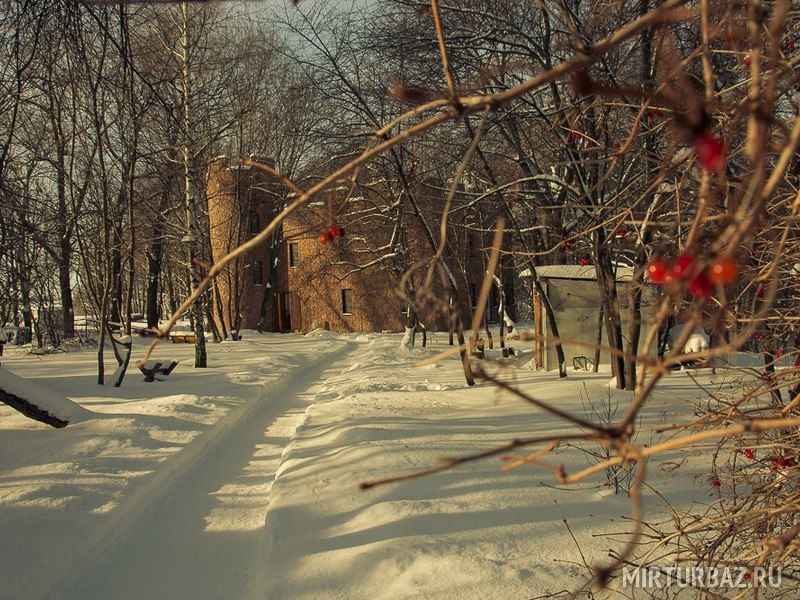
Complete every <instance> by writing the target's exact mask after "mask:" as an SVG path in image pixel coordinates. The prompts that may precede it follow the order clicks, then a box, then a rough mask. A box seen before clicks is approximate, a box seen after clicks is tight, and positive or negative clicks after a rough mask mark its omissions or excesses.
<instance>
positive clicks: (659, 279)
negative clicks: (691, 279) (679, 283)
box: [647, 258, 667, 284]
mask: <svg viewBox="0 0 800 600" xmlns="http://www.w3.org/2000/svg"><path fill="white" fill-rule="evenodd" d="M666 277H667V262H666V261H665V260H664V259H663V258H655V259H653V260H651V261H650V264H649V265H647V278H648V279H649V280H650V281H651V282H652V283H657V284H661V283H664V280H665V279H666Z"/></svg>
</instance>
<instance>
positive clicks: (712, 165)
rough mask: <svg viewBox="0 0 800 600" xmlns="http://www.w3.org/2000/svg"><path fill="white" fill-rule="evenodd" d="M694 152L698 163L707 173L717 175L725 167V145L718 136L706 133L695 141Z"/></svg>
mask: <svg viewBox="0 0 800 600" xmlns="http://www.w3.org/2000/svg"><path fill="white" fill-rule="evenodd" d="M694 151H695V154H696V155H697V162H699V163H700V166H701V167H703V169H705V170H706V171H709V172H711V173H716V172H717V171H721V170H722V169H723V168H724V167H725V159H726V152H725V143H724V142H723V141H722V140H721V139H719V138H718V137H716V136H713V135H711V134H709V133H704V134H703V135H700V136H698V137H697V139H695V141H694Z"/></svg>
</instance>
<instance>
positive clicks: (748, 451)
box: [744, 448, 756, 460]
mask: <svg viewBox="0 0 800 600" xmlns="http://www.w3.org/2000/svg"><path fill="white" fill-rule="evenodd" d="M744 455H745V456H746V457H747V458H749V459H750V460H754V459H755V457H756V453H755V452H753V451H752V450H751V449H750V448H745V451H744Z"/></svg>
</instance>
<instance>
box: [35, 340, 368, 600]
mask: <svg viewBox="0 0 800 600" xmlns="http://www.w3.org/2000/svg"><path fill="white" fill-rule="evenodd" d="M356 347H357V346H356V345H355V344H351V343H348V344H346V345H344V346H343V347H342V348H340V349H338V350H335V351H333V352H332V353H330V354H328V355H326V356H325V357H323V359H322V360H321V361H317V363H316V364H315V365H313V366H311V367H310V368H309V367H307V366H306V367H303V366H300V367H298V368H297V369H296V370H295V371H294V372H293V373H291V374H290V375H288V376H287V381H286V384H285V386H280V387H279V388H277V389H275V390H274V391H268V392H267V393H266V394H265V396H264V397H263V398H262V399H261V400H260V401H259V404H258V406H257V407H256V408H255V410H254V411H253V412H252V413H250V414H249V415H248V416H247V418H246V419H244V420H243V421H242V422H241V423H239V424H238V425H237V426H236V427H235V428H234V429H233V430H232V431H230V432H229V433H228V434H227V435H226V436H225V438H224V440H223V442H222V443H220V444H219V445H218V446H216V447H214V448H212V449H211V450H210V451H209V452H208V453H207V455H206V456H205V457H204V458H202V459H201V460H200V461H199V462H197V463H196V464H195V465H193V466H192V467H191V468H190V469H189V470H187V471H186V472H184V473H183V474H182V475H180V476H179V477H178V478H177V479H176V480H175V481H172V482H169V483H168V484H167V486H168V487H167V488H166V489H164V490H163V492H161V491H156V492H154V493H155V494H156V495H158V496H159V497H158V498H157V499H156V500H155V501H154V502H153V503H152V504H151V505H150V506H149V507H148V508H147V509H146V510H145V511H144V512H143V513H142V514H141V515H140V516H139V517H138V518H136V519H135V520H134V521H133V522H132V523H130V524H128V525H127V526H126V528H125V532H124V533H122V534H121V535H120V536H119V537H118V539H116V540H114V542H113V543H112V544H111V547H110V548H109V549H108V550H107V551H102V552H96V553H95V555H94V556H93V557H91V558H90V559H89V560H87V561H86V564H79V565H76V568H75V569H74V571H73V573H72V575H71V576H70V577H69V578H68V579H67V581H65V582H63V583H62V584H61V585H58V586H56V588H55V589H54V590H53V592H52V593H51V594H50V596H49V597H50V598H58V599H67V598H69V599H76V598H80V599H82V600H94V599H98V600H99V599H104V598H114V599H116V600H120V599H126V598H130V599H137V600H141V599H142V598H150V599H158V598H170V599H179V598H187V599H188V598H192V599H196V598H253V597H255V595H256V594H257V592H256V589H254V585H255V584H256V583H255V582H254V581H253V577H254V574H255V573H258V572H259V571H260V570H261V569H263V562H264V560H265V559H266V558H267V557H266V556H264V551H265V550H266V548H265V545H266V541H265V539H264V531H263V526H264V520H265V517H266V513H267V510H268V505H269V494H270V489H271V488H272V484H273V482H274V479H275V473H276V470H277V469H278V467H279V466H280V463H281V455H282V453H283V451H284V448H285V446H286V444H287V443H288V442H289V441H290V439H291V437H292V435H293V434H294V432H295V430H296V429H297V427H298V425H299V424H300V423H301V422H302V419H303V415H304V412H305V409H306V407H307V406H308V405H309V404H310V403H311V402H312V401H313V400H314V397H315V395H316V394H317V392H318V390H319V389H320V388H321V387H322V386H324V382H325V381H326V380H327V379H328V378H330V377H331V376H333V375H337V374H339V373H341V372H342V370H343V369H345V368H346V367H347V366H348V364H349V363H348V362H347V357H348V356H349V354H350V353H351V352H352V351H353V350H354V349H355V348H356ZM278 551H280V550H279V549H278ZM261 584H263V582H261Z"/></svg>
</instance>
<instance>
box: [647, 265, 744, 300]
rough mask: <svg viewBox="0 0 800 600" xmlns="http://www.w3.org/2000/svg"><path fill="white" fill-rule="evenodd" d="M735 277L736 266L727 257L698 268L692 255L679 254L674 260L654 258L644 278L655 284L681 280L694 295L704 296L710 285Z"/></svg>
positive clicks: (736, 277)
mask: <svg viewBox="0 0 800 600" xmlns="http://www.w3.org/2000/svg"><path fill="white" fill-rule="evenodd" d="M738 277H739V265H738V264H737V263H736V261H735V260H733V259H732V258H730V257H722V258H716V259H714V260H712V261H711V263H710V264H709V265H708V268H706V269H701V268H699V267H698V260H697V257H696V256H693V255H691V254H681V255H680V256H679V257H678V258H676V259H675V260H669V259H665V258H656V259H653V260H651V261H650V263H649V264H648V265H647V278H648V279H649V280H650V281H651V282H652V283H655V284H658V285H674V284H676V283H685V284H686V286H687V289H688V290H689V293H690V294H691V295H692V296H695V297H696V298H707V297H708V296H710V295H711V293H712V292H713V291H714V284H715V283H716V284H720V285H724V284H726V283H733V282H735V281H736V280H737V279H738Z"/></svg>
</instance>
